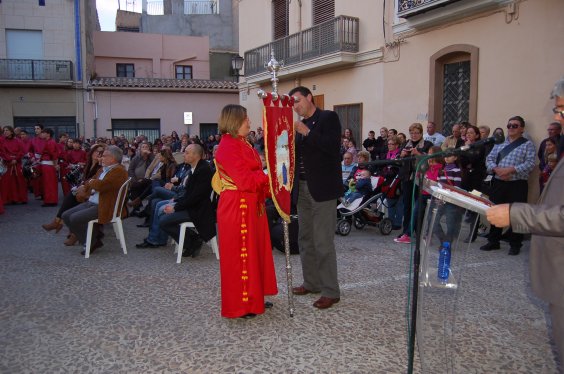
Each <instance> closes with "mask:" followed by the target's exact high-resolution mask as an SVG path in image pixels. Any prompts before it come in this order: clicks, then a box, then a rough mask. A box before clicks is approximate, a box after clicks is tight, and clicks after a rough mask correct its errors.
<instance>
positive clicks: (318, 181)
mask: <svg viewBox="0 0 564 374" xmlns="http://www.w3.org/2000/svg"><path fill="white" fill-rule="evenodd" d="M303 122H304V123H305V124H306V125H307V126H308V127H309V128H310V130H311V131H310V132H309V134H308V135H307V136H302V135H300V134H297V135H296V167H295V170H296V177H295V179H294V183H298V181H299V172H300V170H299V169H300V165H299V162H300V157H301V158H302V159H303V164H304V169H305V174H306V179H307V186H308V189H309V192H310V193H311V196H312V197H313V199H314V200H315V201H317V202H322V201H328V200H336V199H337V198H339V197H341V196H343V180H342V177H341V156H340V154H339V150H340V145H341V122H340V121H339V117H338V116H337V113H335V112H333V111H330V110H320V109H319V108H318V109H316V110H315V112H314V113H313V115H312V116H311V117H309V118H308V119H304V120H303ZM295 191H297V188H296V189H295ZM294 196H295V197H297V193H295V195H294Z"/></svg>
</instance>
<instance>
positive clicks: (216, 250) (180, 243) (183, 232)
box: [173, 191, 219, 264]
mask: <svg viewBox="0 0 564 374" xmlns="http://www.w3.org/2000/svg"><path fill="white" fill-rule="evenodd" d="M214 196H215V192H214V191H212V193H211V195H210V200H211V201H212V203H213V198H214ZM188 228H191V229H195V228H196V226H194V223H193V222H191V221H187V222H184V223H182V224H180V232H179V235H178V243H177V244H176V247H175V249H174V253H177V254H178V255H177V257H176V263H177V264H180V263H181V262H182V249H183V248H184V239H185V238H186V229H188ZM173 241H174V240H173ZM206 244H207V245H209V246H210V247H211V249H212V252H213V253H214V254H215V258H217V259H218V260H219V245H218V244H217V235H216V236H214V237H213V238H211V239H210V240H209V241H208V242H207V243H206Z"/></svg>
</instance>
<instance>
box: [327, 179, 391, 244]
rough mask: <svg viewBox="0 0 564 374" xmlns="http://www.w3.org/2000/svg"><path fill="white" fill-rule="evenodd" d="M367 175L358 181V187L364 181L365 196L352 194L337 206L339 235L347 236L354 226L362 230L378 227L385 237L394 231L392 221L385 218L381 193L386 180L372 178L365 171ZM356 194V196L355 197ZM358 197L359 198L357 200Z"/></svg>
mask: <svg viewBox="0 0 564 374" xmlns="http://www.w3.org/2000/svg"><path fill="white" fill-rule="evenodd" d="M362 173H363V174H364V175H365V177H363V178H362V179H358V181H357V183H356V185H357V187H358V185H359V182H361V181H362V183H361V186H362V185H364V184H366V185H367V187H363V190H365V191H366V190H368V191H367V192H366V193H365V194H362V192H360V193H359V192H351V193H350V194H349V195H348V196H347V195H345V197H344V198H343V199H341V204H339V205H338V206H337V227H336V230H335V232H336V233H337V234H339V235H343V236H346V235H348V234H349V233H350V232H351V228H352V225H353V224H354V226H355V227H356V228H357V229H359V230H361V229H363V228H364V227H365V226H366V225H370V226H377V227H379V229H380V232H381V233H382V234H383V235H388V234H389V233H390V232H391V231H392V221H391V220H390V219H389V218H384V212H383V209H382V208H383V207H384V194H383V193H382V192H381V188H382V185H383V184H384V178H382V177H377V176H372V175H371V173H370V172H369V171H368V170H363V171H362ZM355 194H356V195H355ZM355 196H357V198H355Z"/></svg>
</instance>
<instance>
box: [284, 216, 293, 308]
mask: <svg viewBox="0 0 564 374" xmlns="http://www.w3.org/2000/svg"><path fill="white" fill-rule="evenodd" d="M282 225H283V227H284V253H285V255H286V281H287V284H288V312H289V313H290V317H293V316H294V294H293V293H292V288H293V286H292V263H291V262H290V231H289V229H288V222H286V221H283V223H282Z"/></svg>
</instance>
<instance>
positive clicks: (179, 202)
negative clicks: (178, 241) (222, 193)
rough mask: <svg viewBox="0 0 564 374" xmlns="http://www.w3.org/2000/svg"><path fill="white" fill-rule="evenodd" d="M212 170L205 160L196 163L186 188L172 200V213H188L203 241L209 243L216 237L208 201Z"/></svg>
mask: <svg viewBox="0 0 564 374" xmlns="http://www.w3.org/2000/svg"><path fill="white" fill-rule="evenodd" d="M212 176H213V173H212V170H211V169H210V165H209V163H208V162H207V161H205V160H200V161H198V164H197V165H196V168H195V169H194V170H193V171H192V175H191V176H190V177H189V178H188V181H187V182H186V188H185V189H184V190H183V191H182V192H181V193H180V194H179V195H178V196H177V197H176V198H175V199H174V201H175V202H176V204H175V206H174V211H175V212H178V211H182V210H186V211H188V215H189V216H190V219H191V220H192V222H194V226H196V230H198V233H199V234H200V236H201V237H202V239H203V240H205V241H209V240H210V239H211V238H213V237H214V236H215V235H216V231H215V214H214V212H213V209H212V204H211V200H210V196H211V192H212V187H211V180H212Z"/></svg>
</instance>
